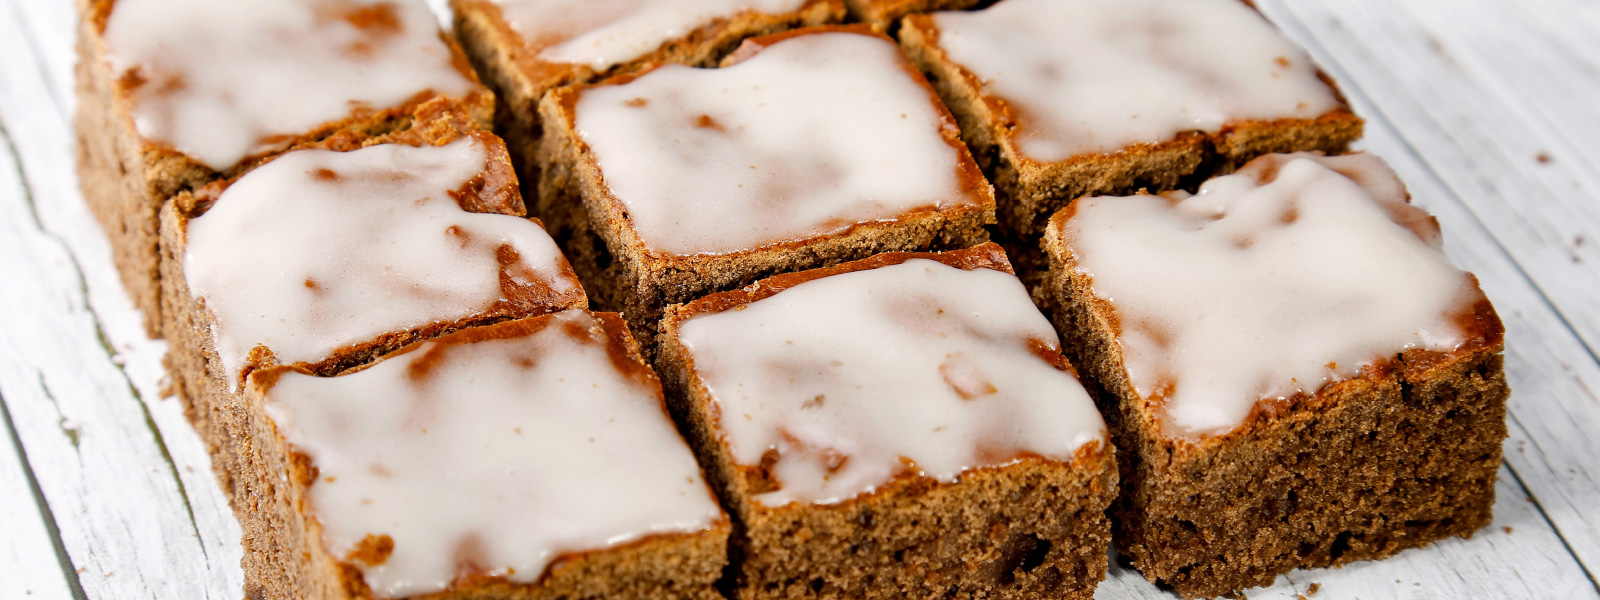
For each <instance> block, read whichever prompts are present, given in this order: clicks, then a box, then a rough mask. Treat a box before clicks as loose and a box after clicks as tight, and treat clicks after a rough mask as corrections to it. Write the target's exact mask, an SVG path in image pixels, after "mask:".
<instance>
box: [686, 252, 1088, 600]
mask: <svg viewBox="0 0 1600 600" xmlns="http://www.w3.org/2000/svg"><path fill="white" fill-rule="evenodd" d="M662 330H663V331H662V346H661V349H660V356H659V359H658V361H657V365H659V367H660V372H661V376H662V379H663V381H664V382H665V383H666V386H667V389H668V393H669V398H670V400H669V402H670V403H671V404H672V405H673V408H674V410H675V411H676V412H677V413H678V416H679V419H680V421H681V422H682V423H684V427H685V430H686V432H687V433H688V435H689V438H690V440H691V442H692V444H693V445H694V446H695V449H696V452H697V453H698V454H699V456H700V461H701V464H702V465H705V468H706V469H707V473H708V477H710V478H711V481H712V482H713V485H714V486H715V487H716V489H717V491H718V493H719V494H720V496H721V498H722V501H723V505H724V506H726V507H728V509H729V510H730V511H731V512H733V513H734V514H735V518H736V519H737V522H738V523H739V526H738V527H737V528H736V531H737V532H738V533H736V534H735V535H736V539H735V541H734V545H733V547H734V556H735V557H736V558H735V564H736V566H737V569H738V570H737V573H736V583H737V595H738V597H739V598H743V599H747V600H748V599H756V598H859V599H863V600H870V599H876V598H933V597H940V598H944V597H959V598H1083V599H1087V598H1090V597H1091V596H1092V594H1093V591H1094V588H1095V585H1096V584H1097V583H1098V582H1099V581H1100V579H1101V578H1102V577H1103V576H1104V574H1105V568H1106V549H1107V543H1108V542H1109V535H1110V525H1109V523H1108V522H1107V520H1106V517H1105V509H1106V507H1107V506H1108V505H1109V504H1110V503H1111V501H1112V499H1113V497H1114V496H1115V495H1116V491H1115V490H1116V477H1117V474H1116V470H1115V465H1114V459H1113V457H1112V452H1111V448H1110V445H1109V440H1108V439H1107V434H1106V431H1105V428H1104V423H1103V422H1102V421H1101V419H1100V415H1099V414H1098V413H1097V412H1095V407H1094V403H1093V401H1092V400H1091V399H1090V398H1089V396H1088V395H1087V393H1086V392H1085V391H1084V388H1083V387H1082V386H1081V385H1080V384H1079V383H1078V380H1077V377H1076V376H1075V374H1074V373H1073V371H1072V369H1071V368H1070V367H1069V366H1068V365H1067V363H1066V362H1065V361H1064V360H1063V359H1062V357H1061V350H1060V346H1059V345H1058V343H1057V337H1056V334H1055V332H1054V331H1053V330H1052V329H1051V328H1050V323H1049V321H1048V320H1047V319H1046V318H1045V317H1044V316H1043V315H1041V314H1040V313H1039V310H1038V309H1037V308H1035V307H1034V305H1033V304H1032V303H1031V302H1030V301H1029V299H1028V294H1027V292H1026V291H1025V290H1024V289H1023V287H1022V284H1021V283H1020V282H1019V281H1018V280H1017V278H1016V277H1015V276H1013V275H1012V274H1011V272H1010V267H1009V265H1007V263H1006V260H1005V254H1004V252H1003V251H1001V250H1000V248H999V247H998V246H996V245H994V244H985V245H982V246H979V247H976V248H972V249H969V250H962V251H956V252H948V253H943V254H932V253H922V254H913V253H889V254H881V255H878V256H875V257H873V258H870V259H867V260H863V261H858V262H852V263H846V264H843V265H839V266H836V267H830V268H824V269H817V270H812V271H804V272H800V273H790V274H785V275H779V276H776V277H772V278H769V279H764V280H762V281H760V282H759V283H757V284H755V285H753V286H751V287H748V288H745V289H742V290H736V291H731V292H724V293H720V294H714V295H711V296H707V297H705V298H702V299H700V300H696V301H694V302H690V303H688V304H685V305H675V306H673V307H671V308H670V309H668V311H667V316H666V319H665V321H664V323H663V325H662Z"/></svg>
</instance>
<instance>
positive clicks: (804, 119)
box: [533, 25, 994, 356]
mask: <svg viewBox="0 0 1600 600" xmlns="http://www.w3.org/2000/svg"><path fill="white" fill-rule="evenodd" d="M540 111H541V112H542V114H543V115H544V116H543V120H544V127H545V135H544V141H543V143H542V146H541V148H540V155H539V161H540V163H541V164H542V165H544V166H543V168H542V170H541V175H540V181H539V190H540V192H539V201H538V203H537V204H536V208H535V209H533V212H534V213H535V214H536V215H537V216H539V217H540V218H542V219H544V220H545V223H546V224H547V225H548V226H549V227H550V231H551V234H552V235H554V236H556V239H557V241H558V242H560V243H561V244H562V245H563V248H564V249H565V250H566V251H567V256H568V258H570V259H571V260H572V261H573V266H574V268H575V269H576V270H577V272H578V275H579V277H581V278H582V279H583V281H584V284H585V286H586V287H587V288H588V290H589V293H590V297H591V300H592V301H593V302H595V304H596V305H597V306H599V307H601V308H604V309H607V310H621V311H622V312H623V313H624V314H625V315H626V316H627V318H628V321H629V324H630V325H632V326H633V327H634V335H635V336H637V337H639V338H640V339H641V340H644V344H645V345H646V355H647V356H648V355H650V343H651V340H653V339H654V333H653V332H654V331H655V327H656V324H657V323H658V321H659V319H660V315H661V310H662V309H663V308H664V307H665V306H666V305H667V304H669V303H677V302H685V301H688V300H690V299H692V298H695V297H697V296H699V295H702V294H705V293H709V292H714V291H719V290H727V289H732V288H736V287H738V286H741V285H747V284H749V283H752V282H754V281H755V280H757V279H759V278H761V277H765V276H768V275H772V274H774V273H779V272H784V271H793V270H799V269H807V268H812V267H818V266H824V265H829V264H837V263H840V262H843V261H847V260H854V259H859V258H864V257H867V256H870V255H872V254H875V253H878V252H884V251H891V250H927V249H948V248H962V247H967V246H971V245H974V244H977V243H981V242H984V241H986V240H987V239H988V238H987V233H986V232H985V230H984V228H983V226H984V225H986V224H989V223H992V222H993V219H994V196H993V192H992V190H991V188H990V187H989V184H988V182H986V181H985V180H984V179H983V175H982V173H981V172H979V170H978V168H977V165H976V163H974V162H973V160H972V157H971V156H970V155H969V154H968V153H967V150H966V147H965V146H963V145H962V144H961V141H960V135H959V131H958V128H957V126H956V124H955V121H954V119H953V118H952V117H951V116H950V114H949V113H948V112H946V111H945V109H944V108H943V106H941V105H940V104H939V101H938V98H937V96H936V95H935V94H934V93H933V91H932V90H931V89H929V88H928V86H927V83H926V82H925V81H923V79H922V77H921V76H920V75H918V74H917V72H916V69H915V68H914V67H912V66H911V65H910V63H908V62H906V61H905V59H904V58H903V57H901V56H900V53H899V52H898V49H897V48H896V47H895V45H894V43H893V42H892V41H890V40H889V39H888V38H885V37H883V36H881V35H877V34H873V33H872V32H871V31H870V29H868V28H867V27H866V26H864V25H857V26H853V27H827V28H819V29H803V30H798V31H795V32H789V33H785V34H779V35H776V36H768V37H761V38H753V39H751V40H749V41H746V42H745V45H744V46H743V47H742V48H741V49H740V50H739V51H738V52H736V53H735V54H734V55H732V56H730V57H729V59H728V60H727V61H726V62H725V63H724V65H723V66H722V67H721V68H718V69H696V68H691V67H687V66H682V65H665V66H661V67H659V68H656V69H653V70H650V71H648V72H645V73H644V74H642V75H639V76H638V77H636V78H623V79H620V80H616V81H614V82H611V83H608V84H603V85H596V86H592V87H582V88H579V87H573V88H561V89H557V90H555V91H553V92H551V93H550V94H548V95H546V96H545V98H544V100H543V102H542V103H541V105H540Z"/></svg>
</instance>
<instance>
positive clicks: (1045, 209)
mask: <svg viewBox="0 0 1600 600" xmlns="http://www.w3.org/2000/svg"><path fill="white" fill-rule="evenodd" d="M900 42H901V44H902V45H903V46H904V47H905V49H906V52H907V54H908V55H909V56H910V57H911V59H912V61H914V62H915V63H916V64H917V66H918V67H920V68H921V69H922V70H923V71H924V72H925V73H927V75H928V79H929V80H930V81H932V82H933V84H934V87H935V88H937V89H938V90H939V93H940V95H941V96H943V97H944V99H945V102H946V104H948V105H949V106H950V109H951V110H952V111H953V112H954V113H955V115H956V118H957V119H959V120H960V122H961V129H962V134H963V136H964V137H965V139H966V141H967V143H968V144H969V145H971V147H972V152H973V154H974V155H976V156H977V157H978V160H979V162H980V163H981V164H982V165H983V167H984V169H985V171H984V172H985V173H987V174H989V175H990V178H991V180H992V181H993V182H994V184H995V187H996V189H997V190H998V194H999V196H1000V224H1001V227H1002V230H1003V231H1004V232H1007V233H1008V234H1010V235H1011V236H1013V237H1018V238H1019V239H1020V240H1021V241H1022V243H1024V244H1025V245H1027V246H1029V248H1030V249H1031V248H1032V247H1033V246H1034V245H1035V244H1036V242H1037V239H1038V237H1037V236H1038V235H1039V234H1040V233H1041V232H1043V230H1044V228H1045V225H1046V221H1047V220H1048V218H1049V216H1050V215H1051V213H1053V212H1055V211H1056V210H1058V209H1060V208H1062V207H1063V206H1066V204H1067V203H1068V202H1070V201H1071V200H1073V199H1074V198H1078V197H1080V196H1093V195H1107V194H1131V193H1134V192H1137V191H1138V190H1140V189H1141V188H1148V189H1149V190H1150V191H1153V192H1162V191H1166V190H1171V189H1177V188H1179V187H1180V186H1184V185H1186V184H1189V183H1190V182H1194V183H1197V182H1198V180H1200V179H1204V178H1205V177H1208V176H1210V175H1212V174H1217V173H1221V172H1226V171H1228V170H1231V169H1233V168H1237V167H1238V166H1239V165H1242V164H1244V163H1245V162H1247V161H1248V160H1249V159H1251V158H1254V157H1256V156H1260V155H1262V154H1266V153H1271V152H1295V151H1310V150H1320V151H1325V152H1330V153H1338V152H1343V151H1344V150H1345V149H1346V147H1347V146H1348V144H1349V143H1350V142H1351V141H1353V140H1355V139H1357V138H1359V137H1360V136H1361V129H1362V122H1361V119H1359V118H1357V117H1356V116H1355V115H1354V114H1353V113H1351V112H1350V110H1349V108H1348V107H1347V106H1346V105H1345V102H1344V99H1343V97H1341V96H1340V94H1339V91H1338V90H1337V89H1336V88H1335V87H1334V85H1333V83H1332V81H1331V80H1330V79H1328V78H1327V77H1326V76H1325V75H1323V74H1322V72H1321V71H1320V70H1318V69H1317V67H1316V65H1314V64H1312V62H1311V58H1310V56H1308V55H1307V54H1306V53H1305V52H1304V51H1302V50H1301V49H1299V48H1297V47H1295V46H1294V45H1293V44H1291V43H1290V42H1288V41H1287V40H1286V39H1284V38H1283V36H1282V35H1281V34H1280V33H1279V32H1278V31H1277V30H1275V29H1274V28H1273V27H1272V25H1271V24H1270V23H1268V22H1267V21H1266V19H1265V18H1263V17H1262V16H1261V15H1260V14H1258V13H1257V12H1256V11H1255V10H1254V9H1253V8H1251V7H1250V6H1249V5H1248V4H1247V3H1246V2H1243V1H1241V0H1129V1H1123V2H1100V1H1096V0H1006V1H1005V2H1001V3H998V4H995V5H993V6H990V7H988V8H986V9H983V10H981V11H975V12H941V13H935V14H932V15H913V16H911V17H908V18H907V19H906V21H905V24H904V26H903V27H902V28H901V31H900ZM1015 258H1016V257H1013V259H1015Z"/></svg>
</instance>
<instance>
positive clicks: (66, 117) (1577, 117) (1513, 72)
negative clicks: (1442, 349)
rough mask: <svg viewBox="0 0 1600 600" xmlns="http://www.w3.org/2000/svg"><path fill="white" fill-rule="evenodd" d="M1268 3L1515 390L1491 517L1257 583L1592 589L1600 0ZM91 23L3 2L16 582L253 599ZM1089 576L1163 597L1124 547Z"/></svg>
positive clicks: (6, 526)
mask: <svg viewBox="0 0 1600 600" xmlns="http://www.w3.org/2000/svg"><path fill="white" fill-rule="evenodd" d="M429 3H430V4H431V5H433V6H435V7H436V8H437V7H441V6H442V5H443V2H442V1H437V0H429ZM1256 3H1257V5H1258V6H1261V7H1262V9H1263V10H1264V11H1265V12H1266V13H1267V14H1268V15H1269V16H1271V17H1272V18H1273V19H1274V20H1275V21H1277V22H1278V23H1279V24H1280V25H1281V26H1282V27H1283V28H1284V30H1285V31H1286V32H1287V33H1288V34H1289V35H1290V36H1291V37H1293V38H1295V39H1296V40H1297V41H1299V42H1300V43H1302V44H1303V45H1305V46H1306V47H1307V48H1309V49H1310V50H1311V51H1312V53H1313V54H1314V55H1315V56H1316V57H1317V59H1318V60H1319V61H1321V63H1322V64H1323V65H1324V66H1325V67H1326V68H1327V70H1328V71H1329V72H1330V73H1331V74H1333V75H1334V76H1335V77H1336V78H1338V79H1339V80H1340V81H1341V83H1342V84H1343V85H1344V87H1345V90H1346V92H1347V94H1348V95H1349V96H1350V97H1351V101H1352V102H1353V103H1355V105H1356V108H1357V111H1358V112H1359V113H1360V114H1362V115H1363V116H1365V117H1367V118H1368V119H1369V129H1368V138H1367V140H1366V141H1365V142H1363V146H1364V147H1365V148H1368V149H1370V150H1372V151H1374V152H1377V153H1379V154H1381V155H1382V156H1384V157H1385V158H1386V159H1388V160H1389V161H1390V162H1391V163H1392V164H1393V165H1394V166H1395V168H1396V169H1397V170H1399V172H1400V173H1401V175H1402V176H1403V177H1404V178H1405V179H1406V180H1407V182H1408V183H1409V184H1410V186H1411V189H1412V192H1413V194H1414V196H1415V197H1416V201H1417V202H1418V203H1419V204H1420V205H1422V206H1424V207H1426V208H1428V209H1429V210H1430V211H1432V212H1433V213H1435V214H1436V215H1438V217H1439V219H1440V221H1441V224H1442V225H1443V227H1444V230H1445V232H1446V250H1447V252H1448V253H1449V254H1450V256H1451V257H1452V258H1453V259H1454V260H1455V261H1456V262H1457V263H1458V264H1460V265H1461V266H1462V267H1464V268H1467V269H1469V270H1472V271H1474V272H1475V273H1477V274H1478V275H1479V277H1480V279H1481V280H1482V281H1483V284H1484V287H1485V289H1486V290H1487V291H1488V293H1489V295H1490V297H1491V298H1492V299H1493V300H1494V302H1495V305H1496V307H1497V308H1498V309H1499V310H1500V313H1501V316H1502V318H1504V319H1505V321H1506V325H1507V328H1508V331H1509V333H1508V345H1509V351H1508V353H1507V370H1508V375H1509V376H1510V378H1511V382H1512V387H1513V390H1514V394H1513V397H1512V406H1511V419H1510V427H1511V439H1510V440H1509V441H1508V442H1507V446H1506V467H1505V468H1502V469H1501V479H1500V482H1499V485H1498V488H1497V493H1498V495H1499V498H1498V503H1497V505H1496V512H1495V523H1494V525H1493V526H1491V527H1490V528H1488V529H1486V530H1484V531H1482V532H1480V533H1479V534H1478V535H1477V536H1475V537H1474V538H1473V539H1471V540H1451V541H1448V542H1445V543H1441V544H1437V545H1434V546H1432V547H1429V548H1425V549H1420V550H1412V551H1408V552H1405V553H1403V554H1401V555H1400V556H1398V557H1395V558H1393V559H1390V560H1386V561H1380V562H1373V563H1361V564H1358V565H1353V566H1351V567H1347V568H1344V569H1335V570H1319V571H1310V572H1296V573H1293V574H1290V575H1289V576H1287V577H1283V578H1280V579H1279V580H1278V582H1277V585H1275V586H1272V587H1269V588H1263V589H1259V590H1253V591H1251V592H1250V593H1249V597H1252V598H1296V597H1298V596H1299V595H1302V594H1308V595H1309V593H1310V590H1311V589H1312V585H1313V584H1316V586H1317V589H1318V590H1319V591H1318V592H1317V593H1316V594H1315V595H1314V596H1313V597H1315V598H1357V597H1359V598H1366V599H1369V600H1371V599H1377V598H1417V599H1422V598H1463V597H1472V598H1600V591H1597V586H1596V583H1595V579H1594V575H1593V574H1594V573H1595V572H1596V571H1597V569H1600V483H1597V481H1600V466H1597V465H1600V442H1597V441H1595V440H1594V439H1592V437H1593V436H1592V435H1591V433H1592V432H1600V397H1597V395H1596V391H1600V361H1597V360H1596V352H1595V349H1596V347H1597V345H1600V309H1597V308H1596V307H1600V269H1597V267H1596V266H1595V265H1600V248H1597V246H1600V200H1597V198H1600V109H1596V105H1600V4H1597V3H1594V2H1585V1H1583V0H1525V1H1524V2H1521V3H1509V2H1491V1H1489V0H1406V1H1405V2H1394V1H1392V0H1387V1H1386V0H1319V1H1315V2H1313V1H1310V0H1256ZM75 21H76V15H75V13H74V5H73V3H71V2H68V1H66V0H44V1H35V0H4V1H3V2H0V138H3V141H4V144H0V281H3V282H4V284H3V285H0V409H4V414H3V415H0V416H3V417H4V419H3V422H4V423H5V424H6V425H7V426H6V427H5V428H4V433H3V435H0V597H3V598H12V597H45V598H54V597H72V596H74V595H79V594H81V595H86V596H87V597H90V598H238V597H240V596H242V593H241V590H240V583H241V580H242V576H241V574H240V573H239V567H238V563H239V556H240V555H239V553H240V550H239V545H238V538H239V529H238V525H237V523H236V522H235V521H234V520H233V518H232V516H231V514H230V513H229V511H228V507H227V504H226V502H225V499H224V498H223V495H222V493H221V491H220V490H219V489H218V488H217V486H216V484H215V480H214V479H213V478H212V476H211V473H210V470H209V461H208V459H207V457H206V456H205V453H204V449H203V446H202V445H201V444H200V441H199V440H198V438H197V437H196V436H195V434H194V432H193V431H192V430H191V429H190V428H189V427H188V424H187V423H186V422H185V421H184V420H183V416H182V412H181V409H180V408H179V407H178V406H177V403H176V402H175V401H173V400H172V399H170V398H163V397H162V389H161V388H162V378H163V376H164V373H163V372H162V368H161V362H160V361H161V356H162V354H163V353H164V352H165V347H164V345H163V344H162V343H160V342H155V341H150V340H146V339H144V337H143V334H142V329H141V328H140V322H139V318H138V315H137V313H136V312H135V311H134V310H133V308H132V306H131V303H130V302H129V300H128V299H127V297H126V295H125V294H124V293H123V292H122V290H121V287H120V285H119V284H118V283H117V279H116V276H115V273H114V271H113V270H112V266H111V262H110V254H109V250H108V247H107V243H106V240H105V238H104V236H103V235H102V234H101V232H100V231H99V229H98V228H97V227H96V226H95V225H94V222H93V220H92V219H91V217H90V216H89V214H88V212H87V210H86V208H85V207H84V206H83V202H82V199H81V197H80V196H79V194H78V190H77V180H76V174H75V171H74V167H73V160H72V144H73V138H72V133H71V130H70V115H71V110H72V105H73V102H74V100H73V98H72V90H73V83H72V65H73V62H74V57H73V54H72V47H73V36H74V28H75ZM35 482H36V484H35ZM79 588H81V590H80V589H79ZM29 592H31V593H32V595H27V594H28V593H29ZM1097 597H1098V598H1102V599H1108V600H1109V599H1122V598H1137V599H1146V598H1150V599H1154V598H1172V597H1173V596H1172V595H1171V594H1170V593H1167V592H1164V591H1162V590H1159V589H1157V588H1156V587H1155V586H1153V585H1150V584H1149V583H1147V582H1145V581H1144V580H1143V578H1142V576H1140V575H1139V574H1138V573H1137V572H1136V571H1133V570H1130V569H1123V568H1119V567H1116V566H1115V565H1113V568H1112V571H1111V573H1110V574H1109V576H1108V578H1107V581H1106V583H1105V584H1103V585H1102V586H1101V588H1100V590H1099V592H1098V593H1097Z"/></svg>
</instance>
